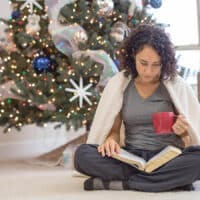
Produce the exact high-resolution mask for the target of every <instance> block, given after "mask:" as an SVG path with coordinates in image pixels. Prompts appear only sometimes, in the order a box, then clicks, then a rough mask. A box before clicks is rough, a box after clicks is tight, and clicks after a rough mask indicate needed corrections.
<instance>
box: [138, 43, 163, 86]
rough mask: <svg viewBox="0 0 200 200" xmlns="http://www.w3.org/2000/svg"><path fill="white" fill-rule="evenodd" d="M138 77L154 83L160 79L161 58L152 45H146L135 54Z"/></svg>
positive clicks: (143, 80)
mask: <svg viewBox="0 0 200 200" xmlns="http://www.w3.org/2000/svg"><path fill="white" fill-rule="evenodd" d="M135 64H136V70H137V72H138V77H137V78H138V79H139V80H140V81H142V82H144V83H153V82H156V81H158V80H159V78H160V74H161V67H162V65H161V59H160V56H159V55H158V53H157V52H156V51H155V50H154V49H153V48H152V47H150V46H144V48H143V49H142V50H141V51H139V52H138V53H137V54H136V56H135Z"/></svg>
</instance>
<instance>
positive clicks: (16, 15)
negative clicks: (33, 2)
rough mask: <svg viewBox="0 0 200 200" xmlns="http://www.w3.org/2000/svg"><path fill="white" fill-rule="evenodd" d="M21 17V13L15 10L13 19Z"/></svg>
mask: <svg viewBox="0 0 200 200" xmlns="http://www.w3.org/2000/svg"><path fill="white" fill-rule="evenodd" d="M19 16H20V12H19V11H18V10H15V11H13V12H12V19H17V18H19Z"/></svg>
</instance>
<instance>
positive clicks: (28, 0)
mask: <svg viewBox="0 0 200 200" xmlns="http://www.w3.org/2000/svg"><path fill="white" fill-rule="evenodd" d="M17 1H25V3H24V4H23V5H22V6H21V7H20V9H21V10H24V8H26V7H27V6H28V5H29V7H30V11H31V13H33V7H34V6H36V7H38V8H39V9H40V10H42V6H41V5H40V4H39V3H38V2H37V1H38V0H17Z"/></svg>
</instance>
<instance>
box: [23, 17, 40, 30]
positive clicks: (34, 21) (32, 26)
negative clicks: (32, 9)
mask: <svg viewBox="0 0 200 200" xmlns="http://www.w3.org/2000/svg"><path fill="white" fill-rule="evenodd" d="M39 22H40V16H39V15H36V14H33V15H29V16H28V24H27V25H26V31H27V33H29V34H35V33H36V32H38V31H40V29H41V28H40V24H39Z"/></svg>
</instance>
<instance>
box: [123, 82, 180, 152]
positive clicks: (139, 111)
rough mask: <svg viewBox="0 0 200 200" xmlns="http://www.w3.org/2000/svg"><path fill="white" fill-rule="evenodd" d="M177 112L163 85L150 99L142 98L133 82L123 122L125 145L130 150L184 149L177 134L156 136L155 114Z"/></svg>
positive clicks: (126, 99) (160, 85) (125, 98)
mask: <svg viewBox="0 0 200 200" xmlns="http://www.w3.org/2000/svg"><path fill="white" fill-rule="evenodd" d="M168 111H169V112H171V111H172V112H175V111H174V106H173V103H172V101H171V98H170V95H169V93H168V91H167V89H166V88H165V86H164V84H163V83H160V84H159V86H158V87H157V88H156V90H155V91H154V93H153V94H152V95H151V96H149V97H148V98H145V99H144V98H142V97H141V96H140V95H139V93H138V91H137V89H136V87H135V85H134V83H133V81H131V82H130V83H129V85H128V86H127V88H126V90H125V92H124V100H123V106H122V120H123V122H124V125H125V145H126V147H127V148H129V149H144V150H158V149H161V148H164V147H165V146H167V145H174V146H177V147H180V148H183V146H184V145H183V142H182V141H181V139H180V137H178V136H177V135H175V134H165V135H156V134H155V133H154V129H153V124H152V114H153V113H154V112H168Z"/></svg>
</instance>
